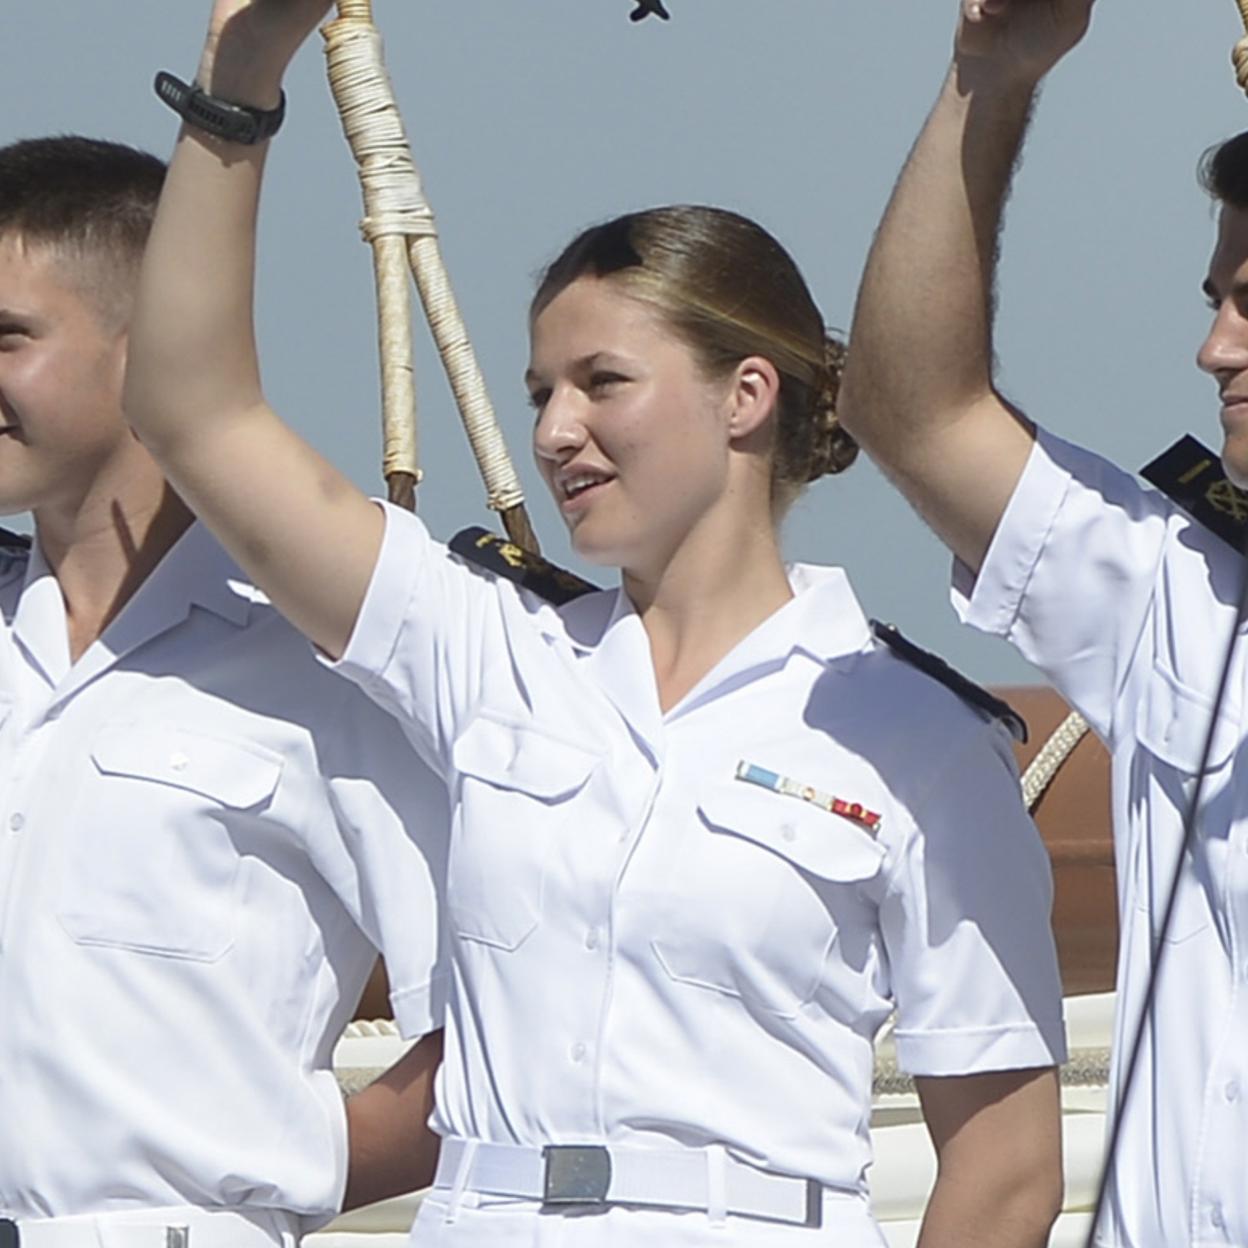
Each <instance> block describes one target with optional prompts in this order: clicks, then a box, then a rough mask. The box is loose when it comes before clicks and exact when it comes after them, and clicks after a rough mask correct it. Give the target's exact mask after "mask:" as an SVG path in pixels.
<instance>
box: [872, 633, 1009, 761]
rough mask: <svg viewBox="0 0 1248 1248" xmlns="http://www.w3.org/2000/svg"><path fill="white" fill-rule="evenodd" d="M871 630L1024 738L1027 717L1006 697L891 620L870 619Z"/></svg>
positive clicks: (896, 650)
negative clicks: (914, 639) (905, 633)
mask: <svg viewBox="0 0 1248 1248" xmlns="http://www.w3.org/2000/svg"><path fill="white" fill-rule="evenodd" d="M871 631H872V633H874V634H875V636H876V637H877V638H878V639H879V640H880V641H882V642H883V643H884V644H885V645H886V646H887V647H888V648H889V649H890V650H891V651H892V652H893V653H894V654H895V655H896V656H897V657H898V658H899V659H904V660H905V661H906V662H907V663H909V664H910V665H911V666H912V667H917V668H918V669H919V671H921V672H923V673H924V674H925V675H927V676H930V677H931V678H932V679H933V680H937V681H939V682H940V683H941V684H942V685H944V686H945V688H946V689H951V690H952V691H953V692H954V693H956V694H957V695H958V697H960V698H961V699H962V701H963V702H969V703H970V704H971V706H973V707H975V709H976V710H979V711H983V713H984V714H985V715H987V716H988V717H989V718H990V719H998V720H1000V721H1001V722H1002V723H1003V724H1004V725H1005V726H1006V728H1007V729H1008V730H1009V734H1010V736H1012V737H1013V738H1014V740H1015V741H1018V742H1020V743H1022V744H1025V743H1026V741H1027V721H1026V720H1025V719H1023V717H1022V716H1021V715H1020V714H1019V713H1018V712H1017V711H1016V710H1015V709H1014V708H1013V707H1012V706H1011V705H1010V704H1009V703H1008V702H1006V701H1004V700H1003V699H1001V698H998V697H997V696H996V695H995V694H992V693H989V692H988V690H987V689H984V688H983V687H982V686H980V685H977V684H976V683H975V682H974V681H973V680H968V679H967V678H966V677H965V676H963V675H962V673H961V672H959V671H955V670H954V669H953V668H952V667H950V666H949V664H948V663H946V662H945V661H944V659H942V658H941V657H940V656H939V655H936V654H932V653H931V652H930V651H929V650H924V649H922V648H921V647H919V646H916V645H915V644H914V642H912V641H909V640H907V639H906V638H905V637H903V636H902V635H901V633H900V632H899V631H898V630H897V629H896V628H895V627H894V626H893V625H892V624H881V623H880V621H879V620H872V621H871Z"/></svg>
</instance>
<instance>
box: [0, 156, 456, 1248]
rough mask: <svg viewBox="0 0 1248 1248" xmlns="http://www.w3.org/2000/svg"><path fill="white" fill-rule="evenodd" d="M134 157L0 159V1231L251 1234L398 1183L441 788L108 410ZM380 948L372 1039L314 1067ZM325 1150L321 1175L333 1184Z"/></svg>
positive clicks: (88, 1246)
mask: <svg viewBox="0 0 1248 1248" xmlns="http://www.w3.org/2000/svg"><path fill="white" fill-rule="evenodd" d="M163 177H164V166H163V164H162V163H161V162H160V161H158V160H157V159H155V158H154V157H152V156H148V155H146V154H144V153H141V152H137V151H134V150H132V149H130V148H126V147H123V146H119V145H116V144H111V143H104V142H98V141H94V140H88V139H82V138H74V137H67V138H55V139H41V140H31V141H27V142H22V143H17V144H14V145H11V146H9V147H7V148H3V149H0V512H4V513H10V514H11V513H17V512H24V511H29V512H32V513H33V516H34V524H35V534H34V540H33V543H31V544H30V545H29V547H27V545H26V544H24V543H23V542H21V541H20V540H19V539H16V538H14V537H13V536H12V535H11V534H10V535H7V537H6V542H5V545H4V549H3V551H2V552H0V1244H4V1245H6V1248H12V1246H13V1245H14V1244H20V1246H21V1248H76V1245H78V1244H81V1245H83V1248H99V1245H101V1244H105V1245H108V1246H109V1248H131V1246H133V1248H148V1246H149V1245H150V1246H151V1248H178V1246H179V1245H185V1244H186V1242H187V1240H189V1248H226V1246H227V1245H228V1248H248V1246H249V1245H253V1244H254V1245H256V1246H257V1248H265V1246H266V1245H270V1244H279V1243H280V1244H288V1243H290V1242H292V1240H293V1238H294V1237H296V1236H297V1235H298V1234H299V1232H300V1230H301V1228H302V1227H304V1226H307V1225H315V1224H318V1223H320V1222H324V1221H325V1220H327V1219H328V1218H329V1217H330V1216H332V1214H333V1213H334V1212H335V1211H336V1210H337V1209H338V1208H339V1207H340V1206H341V1204H342V1202H343V1199H344V1187H345V1188H346V1199H347V1200H348V1202H349V1203H360V1202H362V1201H364V1200H367V1199H371V1198H375V1197H378V1196H380V1195H383V1194H388V1193H391V1192H393V1191H401V1190H407V1189H408V1188H410V1187H413V1186H416V1185H418V1184H419V1183H420V1182H421V1181H422V1179H424V1178H426V1177H427V1175H428V1174H430V1173H431V1170H432V1165H433V1161H434V1156H433V1154H434V1150H435V1145H434V1142H433V1137H432V1136H431V1135H429V1133H428V1132H427V1130H426V1129H425V1127H424V1121H425V1118H426V1117H427V1115H428V1110H429V1104H430V1099H431V1095H432V1093H431V1078H432V1073H433V1070H434V1067H435V1065H436V1062H437V1059H438V1053H439V1045H440V1036H441V1033H440V1031H435V1030H434V1029H435V1028H438V1027H440V1026H441V1023H440V1013H441V1009H442V1002H441V998H442V985H443V979H444V977H443V974H442V971H441V969H440V966H439V963H438V945H439V941H438V918H437V909H436V888H437V881H438V879H439V877H440V874H441V872H442V870H443V864H444V858H445V846H446V839H447V835H448V817H447V811H446V799H445V793H444V791H443V789H442V786H441V785H440V783H439V782H438V781H437V780H436V779H435V778H434V777H433V776H432V774H431V773H429V772H428V771H427V770H425V769H424V768H423V767H422V766H421V765H420V764H419V763H418V762H417V761H416V758H415V755H414V754H413V753H412V751H411V749H410V747H409V746H408V745H407V743H406V742H405V740H404V739H403V737H402V735H401V733H400V731H399V729H398V728H397V726H396V725H395V724H394V723H393V721H391V720H390V718H389V717H388V716H386V715H385V714H383V713H382V712H381V711H380V710H378V709H376V708H375V707H374V706H373V705H372V704H371V703H370V702H369V701H368V699H366V698H365V697H364V695H363V694H361V693H360V692H359V691H358V690H356V689H355V688H354V687H353V686H352V685H351V684H350V683H349V682H347V681H345V680H342V679H340V678H339V677H337V676H335V675H333V674H332V673H330V672H329V671H327V670H326V669H325V668H324V667H323V666H322V665H321V664H320V663H318V662H317V661H316V658H315V656H314V654H313V653H312V651H311V650H310V648H309V647H308V646H307V644H306V643H305V642H304V641H303V639H302V638H301V637H300V636H299V635H298V634H297V633H295V632H294V631H293V630H292V629H291V628H290V627H289V625H287V624H286V622H285V621H284V620H283V619H282V618H281V617H280V616H279V615H278V614H277V612H276V611H274V610H273V609H272V608H271V607H270V606H269V605H268V603H267V602H266V601H265V599H264V598H263V597H262V596H261V595H260V594H259V593H258V591H256V590H255V589H253V588H252V587H251V586H250V585H248V584H247V583H246V581H245V579H244V578H243V577H242V575H241V574H240V573H239V571H238V569H237V568H236V567H235V566H234V564H233V563H232V561H231V560H230V559H229V557H228V556H227V555H226V554H225V553H224V551H223V550H222V549H221V547H220V546H218V545H217V543H216V542H215V540H214V539H213V538H212V537H211V536H210V535H209V534H208V532H207V530H205V529H203V528H202V527H201V526H200V525H198V524H195V523H193V522H192V517H191V514H190V512H189V511H188V510H187V508H186V506H185V505H184V504H183V503H182V501H181V500H180V499H179V498H178V497H177V496H176V495H175V494H174V493H173V491H172V490H171V489H170V488H169V486H168V485H167V483H166V482H165V481H164V479H163V477H162V476H161V474H160V471H159V470H158V469H157V467H156V465H155V464H154V462H153V461H152V459H151V457H150V456H149V455H148V454H147V452H146V451H145V450H144V448H143V447H142V446H141V445H140V443H139V442H138V441H137V439H136V438H135V437H134V435H133V434H132V433H131V431H130V429H129V427H128V425H127V424H126V422H125V420H124V418H123V415H122V411H121V403H120V395H121V383H122V376H123V372H124V368H125V359H126V325H127V321H128V318H129V315H130V308H131V302H132V297H133V293H134V289H135V283H136V278H137V273H138V265H139V261H140V259H141V253H142V249H143V246H144V243H145V240H146V237H147V232H148V228H149V226H150V223H151V219H152V215H153V212H154V210H155V206H156V201H157V198H158V196H159V192H160V187H161V183H162V181H163ZM380 946H384V949H385V952H386V955H387V961H388V967H389V972H390V980H391V985H392V997H391V999H392V1002H393V1005H394V1010H395V1014H396V1017H397V1019H398V1021H399V1023H400V1026H401V1028H402V1029H403V1031H404V1033H405V1034H406V1035H409V1036H419V1035H423V1034H425V1033H431V1034H429V1035H428V1036H427V1038H426V1039H425V1040H424V1041H422V1042H421V1043H420V1044H419V1045H417V1046H416V1048H414V1049H413V1050H412V1052H411V1053H410V1054H409V1055H408V1057H407V1058H406V1059H405V1060H404V1061H403V1062H402V1063H400V1064H399V1066H397V1067H396V1068H394V1069H393V1070H392V1071H391V1072H390V1073H389V1075H388V1076H387V1077H386V1078H385V1079H384V1080H383V1081H382V1082H381V1083H380V1084H378V1085H376V1086H375V1087H374V1088H372V1089H370V1090H369V1091H367V1092H365V1093H363V1094H361V1095H360V1096H359V1097H357V1098H354V1100H353V1101H352V1102H351V1104H350V1107H349V1112H348V1111H347V1110H346V1109H344V1105H343V1101H342V1097H341V1094H340V1092H339V1089H338V1086H337V1083H336V1081H335V1078H334V1075H333V1072H332V1070H331V1069H330V1065H329V1062H330V1055H331V1052H332V1049H333V1046H334V1043H335V1041H336V1039H337V1037H338V1036H339V1034H340V1033H341V1031H342V1029H343V1026H344V1025H345V1023H346V1022H347V1020H348V1019H349V1018H350V1016H351V1013H352V1011H353V1008H354V1005H355V1002H356V1001H357V999H358V997H359V994H360V991H361V988H362V987H363V985H364V982H365V979H366V977H367V975H368V972H369V970H370V968H371V967H372V966H373V964H374V962H375V960H376V951H377V948H378V947H380ZM348 1135H349V1136H350V1143H351V1146H352V1169H351V1174H350V1185H349V1187H347V1183H348V1168H347V1149H348Z"/></svg>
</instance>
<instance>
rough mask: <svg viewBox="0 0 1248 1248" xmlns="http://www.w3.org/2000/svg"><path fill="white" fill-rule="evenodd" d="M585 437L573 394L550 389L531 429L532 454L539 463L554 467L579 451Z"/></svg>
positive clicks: (583, 426)
mask: <svg viewBox="0 0 1248 1248" xmlns="http://www.w3.org/2000/svg"><path fill="white" fill-rule="evenodd" d="M586 437H587V434H586V430H585V425H584V422H583V421H582V420H581V416H580V411H579V409H578V406H577V402H576V397H575V393H574V392H573V393H569V392H568V391H566V390H563V389H560V388H557V389H555V390H553V391H552V392H551V395H550V397H549V398H548V399H547V400H546V402H545V404H544V405H543V407H542V411H541V415H539V416H538V418H537V424H536V425H535V426H534V427H533V453H534V454H535V455H536V456H537V458H538V459H539V460H542V461H544V462H547V463H549V464H550V465H552V466H557V465H559V464H561V463H563V462H564V461H565V460H568V459H570V458H571V457H572V456H573V455H574V454H575V453H576V452H577V451H579V450H580V449H581V447H583V446H584V445H585V441H586Z"/></svg>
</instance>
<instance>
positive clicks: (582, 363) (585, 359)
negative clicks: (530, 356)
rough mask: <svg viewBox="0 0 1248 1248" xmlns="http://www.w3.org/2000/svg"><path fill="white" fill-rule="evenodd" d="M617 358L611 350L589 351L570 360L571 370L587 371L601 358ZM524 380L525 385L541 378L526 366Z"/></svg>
mask: <svg viewBox="0 0 1248 1248" xmlns="http://www.w3.org/2000/svg"><path fill="white" fill-rule="evenodd" d="M618 358H619V357H618V356H616V355H615V353H614V352H612V351H591V352H590V353H589V354H588V355H583V356H581V358H580V359H579V360H573V361H572V371H573V372H578V371H582V370H583V371H588V370H590V369H592V368H593V367H594V366H595V365H596V364H598V363H600V362H601V361H603V360H613V359H618ZM524 380H525V384H526V385H527V384H530V383H532V382H534V381H539V380H541V379H540V378H539V376H538V375H537V373H535V372H534V371H533V370H532V369H531V368H526V369H525V370H524Z"/></svg>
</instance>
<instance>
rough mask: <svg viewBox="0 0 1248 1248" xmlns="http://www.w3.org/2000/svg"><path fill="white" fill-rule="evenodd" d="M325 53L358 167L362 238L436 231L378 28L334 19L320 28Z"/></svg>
mask: <svg viewBox="0 0 1248 1248" xmlns="http://www.w3.org/2000/svg"><path fill="white" fill-rule="evenodd" d="M325 56H326V59H327V60H328V62H329V77H330V82H331V83H332V84H333V88H334V98H335V99H336V100H337V101H338V109H339V114H340V116H341V117H342V128H343V130H344V131H345V133H346V136H347V142H348V143H349V144H350V145H351V151H352V152H353V153H354V155H355V160H356V163H357V164H358V165H359V167H360V181H361V183H362V184H363V186H364V212H365V216H364V220H363V221H361V222H360V232H361V233H362V234H363V235H364V239H365V241H366V242H369V243H371V242H372V241H373V240H374V239H376V238H383V237H386V236H398V237H400V238H410V237H413V236H418V235H430V236H436V235H437V232H438V230H437V225H436V223H435V222H434V219H433V210H432V209H431V208H430V207H429V201H428V200H427V199H426V198H425V192H424V188H423V187H422V186H421V184H420V173H419V172H418V171H417V169H416V163H415V161H413V160H412V154H411V148H410V147H409V146H408V142H407V134H406V132H405V131H404V129H403V118H402V116H401V114H400V113H399V107H398V103H397V101H396V100H395V97H394V87H393V85H392V84H391V82H390V76H389V75H388V74H387V73H386V68H385V61H384V57H383V51H382V42H381V34H380V32H379V31H377V30H376V28H373V27H368V26H361V25H359V24H357V23H353V22H334V23H332V24H331V25H330V26H328V27H327V28H326V33H325Z"/></svg>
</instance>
